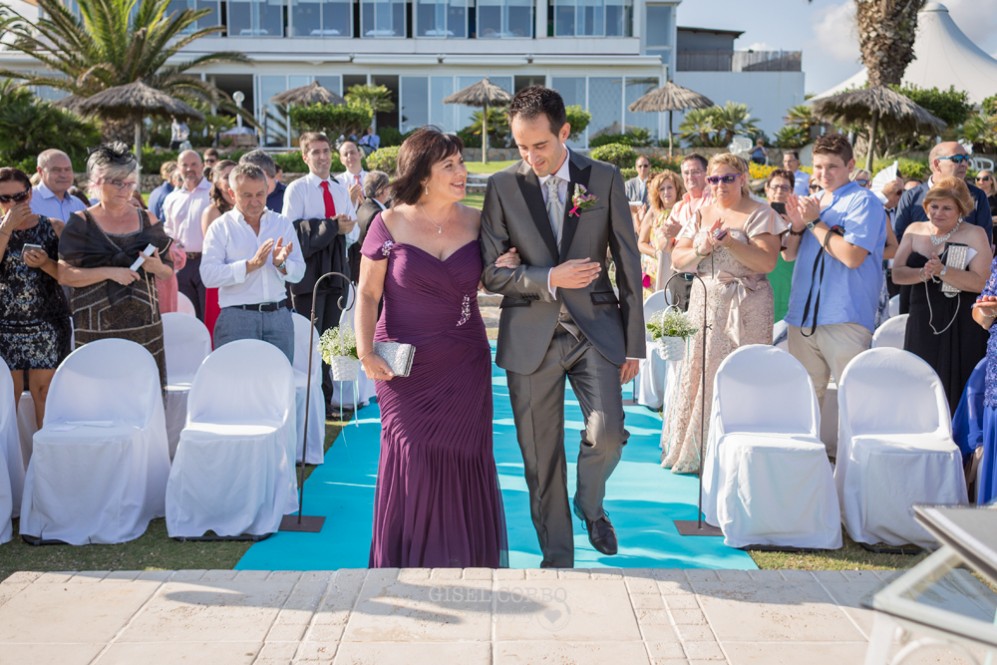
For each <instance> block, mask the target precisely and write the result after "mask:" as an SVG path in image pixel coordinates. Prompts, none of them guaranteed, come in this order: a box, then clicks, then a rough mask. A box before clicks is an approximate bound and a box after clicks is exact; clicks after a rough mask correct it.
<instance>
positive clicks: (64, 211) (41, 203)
mask: <svg viewBox="0 0 997 665" xmlns="http://www.w3.org/2000/svg"><path fill="white" fill-rule="evenodd" d="M34 190H35V191H34V192H32V193H31V212H33V213H34V214H36V215H44V216H45V217H48V218H49V219H58V220H62V221H63V222H66V221H69V216H70V215H71V214H73V213H74V212H81V211H83V210H86V209H87V207H86V206H85V205H83V201H80V200H79V199H78V198H76V197H75V196H73V195H71V194H63V195H62V200H61V201H60V200H59V197H58V196H56V195H55V192H53V191H52V190H51V189H49V188H48V187H46V186H45V183H39V184H38V185H37V186H36V187H35V188H34Z"/></svg>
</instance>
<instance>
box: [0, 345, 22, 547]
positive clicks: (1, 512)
mask: <svg viewBox="0 0 997 665" xmlns="http://www.w3.org/2000/svg"><path fill="white" fill-rule="evenodd" d="M14 483H17V491H16V492H15V491H14ZM23 488H24V466H23V465H22V464H21V441H20V437H19V435H18V432H17V414H16V413H15V410H14V380H13V379H12V378H11V376H10V369H9V368H8V367H7V363H5V362H4V360H3V358H0V543H6V542H7V541H8V540H10V538H11V534H12V528H11V521H10V520H11V517H17V515H18V514H19V512H20V509H21V496H20V495H21V491H22V490H23Z"/></svg>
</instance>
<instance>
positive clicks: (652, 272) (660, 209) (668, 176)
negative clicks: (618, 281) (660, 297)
mask: <svg viewBox="0 0 997 665" xmlns="http://www.w3.org/2000/svg"><path fill="white" fill-rule="evenodd" d="M683 194H685V187H683V186H682V178H681V177H680V176H679V174H678V173H675V172H674V171H663V172H661V173H659V174H658V175H656V176H654V177H653V178H651V182H650V183H649V184H648V189H647V200H648V203H649V204H650V207H649V208H648V209H645V213H644V214H643V215H642V216H641V218H640V234H639V235H638V237H637V249H639V250H640V253H641V257H640V258H641V268H642V270H643V273H644V289H645V294H644V295H645V297H646V296H647V295H649V294H650V293H651V292H653V291H657V290H659V289H662V288H664V286H665V282H666V281H668V277H669V276H670V275H671V272H672V248H673V247H674V240H675V237H676V236H677V235H678V233H679V231H681V230H682V225H681V224H679V223H678V222H677V221H675V220H671V221H669V219H668V216H669V215H670V214H671V212H672V208H673V207H675V204H676V203H678V201H679V199H681V198H682V195H683Z"/></svg>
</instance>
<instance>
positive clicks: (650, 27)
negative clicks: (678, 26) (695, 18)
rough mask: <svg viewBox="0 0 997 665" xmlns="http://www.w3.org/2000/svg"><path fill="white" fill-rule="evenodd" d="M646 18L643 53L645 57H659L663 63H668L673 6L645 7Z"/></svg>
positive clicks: (672, 27) (670, 48)
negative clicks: (645, 36)
mask: <svg viewBox="0 0 997 665" xmlns="http://www.w3.org/2000/svg"><path fill="white" fill-rule="evenodd" d="M646 12H647V13H646V14H645V16H646V17H647V18H646V20H645V21H644V27H645V29H646V30H647V33H646V34H647V38H646V40H645V45H644V52H645V53H646V54H647V55H658V56H661V60H662V61H663V62H666V63H667V62H669V61H670V59H671V52H672V39H673V35H672V33H673V32H674V26H673V25H672V17H673V15H674V12H675V7H674V6H673V5H647V7H646Z"/></svg>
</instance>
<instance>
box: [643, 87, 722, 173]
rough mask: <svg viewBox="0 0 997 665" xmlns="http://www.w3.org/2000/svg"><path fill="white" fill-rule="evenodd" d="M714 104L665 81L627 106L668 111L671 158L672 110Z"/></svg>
mask: <svg viewBox="0 0 997 665" xmlns="http://www.w3.org/2000/svg"><path fill="white" fill-rule="evenodd" d="M711 106H715V104H714V103H713V102H712V101H711V100H710V98H709V97H705V96H703V95H701V94H699V93H698V92H695V91H693V90H689V88H683V87H682V86H680V85H678V84H677V83H673V82H671V81H665V84H664V85H663V86H661V87H660V88H656V89H654V90H652V91H651V92H649V93H647V94H646V95H644V96H643V97H641V98H640V99H638V100H637V101H635V102H634V103H633V104H631V105H630V106H629V107H628V108H629V109H630V110H631V111H632V112H634V113H647V112H657V113H660V112H662V111H668V158H669V159H671V158H672V111H684V110H686V109H708V108H710V107H711Z"/></svg>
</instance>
